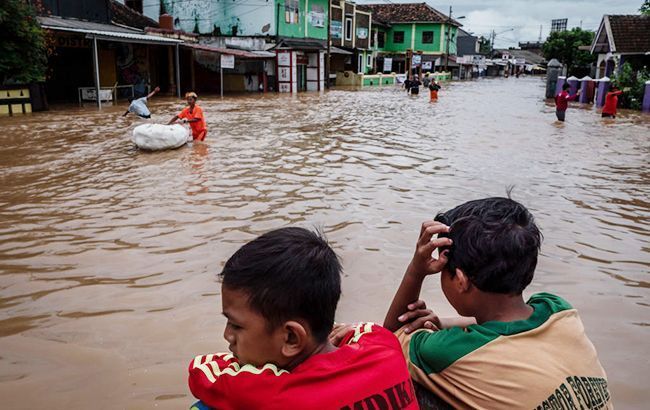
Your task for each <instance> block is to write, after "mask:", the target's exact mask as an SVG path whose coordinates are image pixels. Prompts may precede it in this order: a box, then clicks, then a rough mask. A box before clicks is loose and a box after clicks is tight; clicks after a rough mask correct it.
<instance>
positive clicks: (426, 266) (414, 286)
mask: <svg viewBox="0 0 650 410" xmlns="http://www.w3.org/2000/svg"><path fill="white" fill-rule="evenodd" d="M446 232H449V227H448V226H447V225H445V224H442V223H440V222H436V221H427V222H424V223H423V224H422V228H421V229H420V238H419V239H418V242H417V245H416V247H415V255H413V259H412V260H411V263H410V264H409V266H408V268H407V269H406V273H404V277H403V278H402V283H401V284H400V286H399V288H398V289H397V293H395V297H394V298H393V302H392V303H391V305H390V308H389V309H388V313H386V318H385V319H384V327H385V328H386V329H388V330H390V331H392V332H394V331H396V330H397V329H399V328H400V327H401V325H402V324H401V322H400V320H399V318H400V316H401V315H402V314H403V313H404V312H406V311H407V310H408V304H409V303H412V302H413V301H414V300H418V299H419V298H420V291H421V289H422V282H423V281H424V278H425V277H426V276H427V275H433V274H435V273H438V272H440V271H441V270H442V268H443V267H444V266H445V264H446V263H447V255H446V252H443V253H442V254H441V255H440V256H439V257H438V259H434V258H433V256H432V254H433V251H434V250H436V249H437V248H440V247H444V246H450V245H451V243H452V242H451V239H449V238H436V239H432V238H433V235H437V234H439V233H446Z"/></svg>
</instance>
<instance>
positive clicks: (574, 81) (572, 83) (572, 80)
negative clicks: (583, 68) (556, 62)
mask: <svg viewBox="0 0 650 410" xmlns="http://www.w3.org/2000/svg"><path fill="white" fill-rule="evenodd" d="M566 82H567V83H569V87H571V88H569V94H571V95H574V94H575V93H577V92H578V85H579V83H580V80H578V77H574V76H571V77H569V78H567V79H566Z"/></svg>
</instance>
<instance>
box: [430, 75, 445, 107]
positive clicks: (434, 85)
mask: <svg viewBox="0 0 650 410" xmlns="http://www.w3.org/2000/svg"><path fill="white" fill-rule="evenodd" d="M441 88H442V87H440V84H438V82H437V81H436V79H435V78H433V79H432V80H431V83H429V97H430V98H431V101H434V100H437V99H438V91H440V89H441Z"/></svg>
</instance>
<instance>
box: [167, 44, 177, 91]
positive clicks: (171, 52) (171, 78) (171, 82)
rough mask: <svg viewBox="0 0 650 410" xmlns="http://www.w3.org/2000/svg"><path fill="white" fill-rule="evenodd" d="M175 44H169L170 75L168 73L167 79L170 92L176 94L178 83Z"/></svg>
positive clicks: (168, 64)
mask: <svg viewBox="0 0 650 410" xmlns="http://www.w3.org/2000/svg"><path fill="white" fill-rule="evenodd" d="M174 50H175V47H174V46H169V47H167V70H168V75H167V81H168V85H169V92H170V93H172V94H174V92H175V91H176V84H175V83H174V72H175V71H176V70H174Z"/></svg>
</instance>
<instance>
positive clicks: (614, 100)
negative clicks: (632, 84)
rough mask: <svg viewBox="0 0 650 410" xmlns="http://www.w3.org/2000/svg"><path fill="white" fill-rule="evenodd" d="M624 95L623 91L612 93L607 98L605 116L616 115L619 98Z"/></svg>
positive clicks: (604, 109) (604, 108)
mask: <svg viewBox="0 0 650 410" xmlns="http://www.w3.org/2000/svg"><path fill="white" fill-rule="evenodd" d="M621 94H623V91H620V90H619V91H610V92H608V93H607V95H606V96H605V106H604V107H603V114H611V115H616V106H617V105H618V96H619V95H621Z"/></svg>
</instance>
